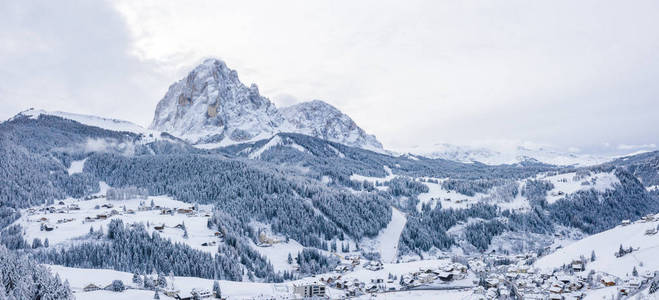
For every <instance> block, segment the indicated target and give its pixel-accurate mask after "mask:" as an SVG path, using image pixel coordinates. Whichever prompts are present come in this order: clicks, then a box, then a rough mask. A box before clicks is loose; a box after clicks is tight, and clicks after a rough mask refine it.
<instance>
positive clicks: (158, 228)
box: [153, 224, 165, 231]
mask: <svg viewBox="0 0 659 300" xmlns="http://www.w3.org/2000/svg"><path fill="white" fill-rule="evenodd" d="M153 229H155V230H158V231H163V230H164V229H165V224H162V225H160V226H153Z"/></svg>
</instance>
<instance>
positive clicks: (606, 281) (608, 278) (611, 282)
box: [602, 276, 616, 286]
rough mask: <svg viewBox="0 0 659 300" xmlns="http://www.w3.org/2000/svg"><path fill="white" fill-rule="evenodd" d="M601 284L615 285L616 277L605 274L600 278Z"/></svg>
mask: <svg viewBox="0 0 659 300" xmlns="http://www.w3.org/2000/svg"><path fill="white" fill-rule="evenodd" d="M602 284H603V285H605V286H614V285H616V279H615V278H614V277H612V276H605V277H603V278H602Z"/></svg>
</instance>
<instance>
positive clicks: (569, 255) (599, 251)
mask: <svg viewBox="0 0 659 300" xmlns="http://www.w3.org/2000/svg"><path fill="white" fill-rule="evenodd" d="M657 228H659V215H657V216H652V219H651V220H649V221H638V222H634V223H633V224H630V225H627V226H623V225H620V226H617V227H615V228H613V229H610V230H607V231H604V232H600V233H597V234H594V235H591V236H588V237H586V238H584V239H582V240H579V241H577V242H574V243H572V244H569V245H567V246H565V247H563V248H561V249H558V250H556V251H555V252H554V253H551V254H549V255H547V256H544V257H542V258H540V259H538V261H537V262H536V263H535V266H536V267H538V268H540V269H543V270H552V269H554V268H559V267H561V266H562V265H563V264H569V263H571V262H572V260H576V259H579V258H580V257H581V256H583V257H585V258H587V259H590V258H591V254H592V252H593V251H594V252H595V257H596V259H595V261H593V262H589V263H587V264H586V271H588V270H595V271H600V272H605V273H608V274H611V275H614V276H616V277H620V278H626V277H628V276H630V275H631V273H632V270H633V269H634V268H636V269H637V271H638V272H639V274H643V273H646V272H654V271H657V270H659V260H658V259H657V253H659V252H657V251H659V235H657V234H655V233H656V230H657ZM653 229H654V230H653ZM648 231H650V232H648ZM651 232H655V233H651ZM621 245H622V247H623V248H625V249H627V248H629V247H632V249H633V251H632V252H631V253H630V254H628V255H624V256H622V257H616V256H615V255H614V254H615V253H616V252H618V251H619V250H620V246H621Z"/></svg>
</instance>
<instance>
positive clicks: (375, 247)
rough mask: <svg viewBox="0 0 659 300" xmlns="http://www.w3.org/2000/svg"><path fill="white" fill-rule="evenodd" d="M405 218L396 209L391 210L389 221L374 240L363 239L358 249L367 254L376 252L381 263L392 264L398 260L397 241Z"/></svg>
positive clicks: (405, 221)
mask: <svg viewBox="0 0 659 300" xmlns="http://www.w3.org/2000/svg"><path fill="white" fill-rule="evenodd" d="M405 223H407V217H406V216H405V214H403V213H402V212H401V211H399V210H398V209H396V208H394V207H392V208H391V221H389V224H388V225H387V227H385V228H384V229H382V230H381V231H380V233H379V234H378V236H377V237H376V238H374V239H364V240H363V241H362V242H361V243H360V247H362V248H363V249H366V250H367V251H369V252H378V253H380V257H381V258H382V262H385V263H393V262H396V259H397V258H398V240H399V239H400V234H401V233H402V232H403V228H405Z"/></svg>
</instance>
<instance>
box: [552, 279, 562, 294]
mask: <svg viewBox="0 0 659 300" xmlns="http://www.w3.org/2000/svg"><path fill="white" fill-rule="evenodd" d="M549 293H550V294H562V293H563V284H562V283H560V282H555V283H553V284H552V285H551V287H549Z"/></svg>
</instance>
